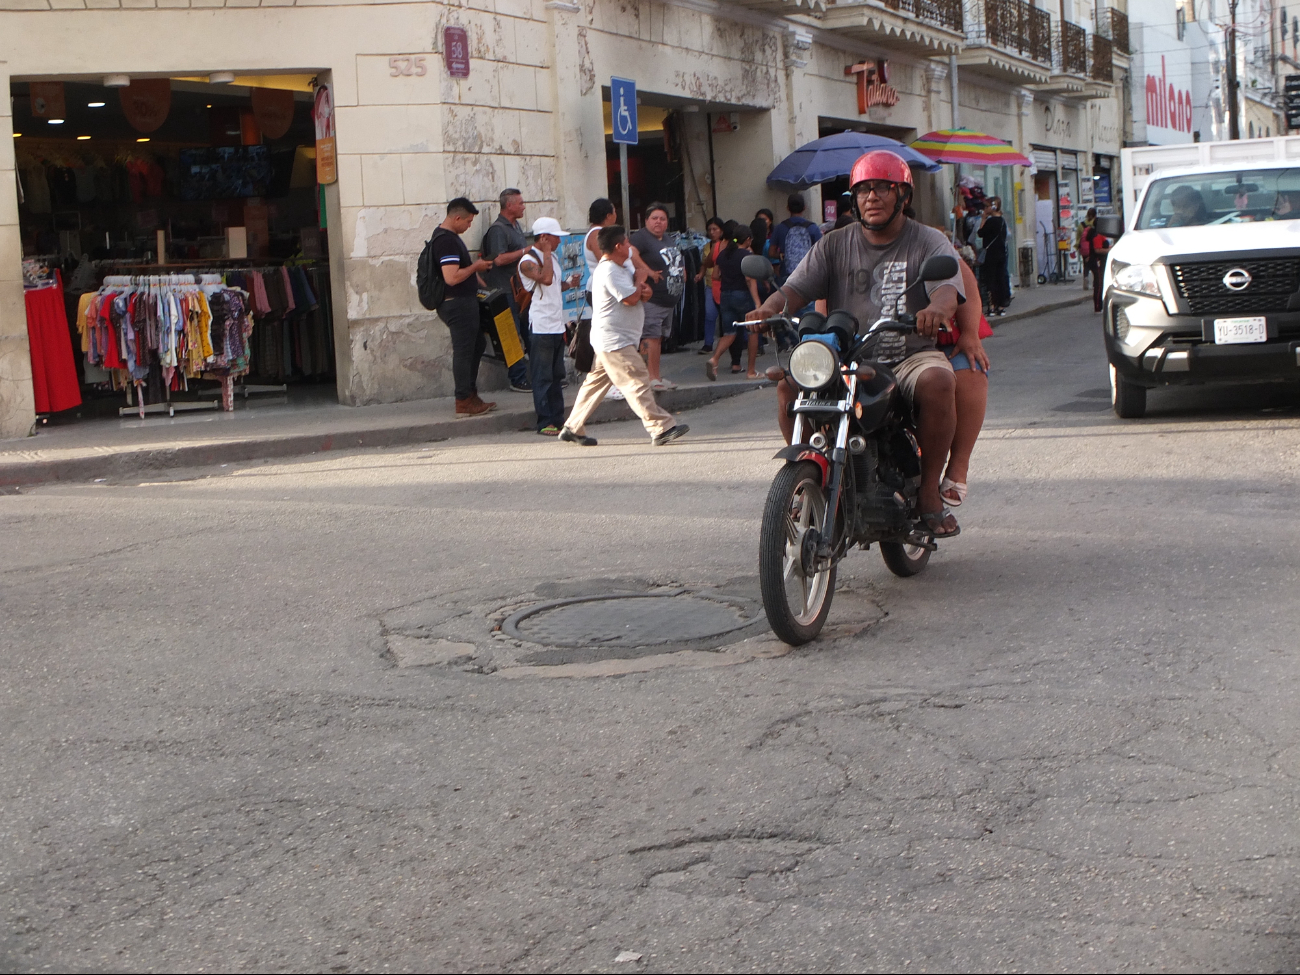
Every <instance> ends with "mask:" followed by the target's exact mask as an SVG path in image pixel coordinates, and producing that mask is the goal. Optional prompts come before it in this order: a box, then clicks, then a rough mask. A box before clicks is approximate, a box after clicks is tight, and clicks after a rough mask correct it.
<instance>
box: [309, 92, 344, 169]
mask: <svg viewBox="0 0 1300 975" xmlns="http://www.w3.org/2000/svg"><path fill="white" fill-rule="evenodd" d="M312 120H313V121H314V122H315V124H316V182H318V183H322V184H324V183H335V182H337V181H338V178H339V169H338V157H337V155H336V151H335V148H334V95H333V93H332V92H331V91H330V86H329V85H321V86H320V87H319V88H317V89H316V101H315V103H314V104H313V105H312Z"/></svg>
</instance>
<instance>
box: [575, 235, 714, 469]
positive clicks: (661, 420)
mask: <svg viewBox="0 0 1300 975" xmlns="http://www.w3.org/2000/svg"><path fill="white" fill-rule="evenodd" d="M596 243H597V246H598V247H599V248H600V253H601V255H602V256H601V259H600V263H599V264H597V265H596V270H595V273H593V274H592V276H591V306H592V316H591V347H592V348H593V349H594V350H595V352H596V362H595V364H594V365H593V366H592V369H591V372H589V373H587V380H586V382H584V383H583V384H582V389H580V390H578V401H577V402H576V403H574V404H573V412H572V413H570V414H569V420H568V422H567V423H566V424H565V425H564V429H563V430H561V431H560V439H561V440H564V441H567V442H569V443H577V444H581V445H582V446H584V447H594V446H596V438H595V437H588V436H587V435H586V434H585V433H584V430H585V429H586V425H587V419H588V418H589V417H590V416H591V414H592V413H593V412H594V411H595V409H596V407H597V406H599V405H600V403H601V400H603V399H604V397H605V391H606V390H607V389H609V387H610V386H611V385H613V386H617V387H618V388H619V389H620V390H621V391H622V393H623V395H624V396H626V397H627V402H628V405H629V406H631V407H632V409H633V411H634V412H635V413H636V415H637V416H639V417H640V418H641V422H642V423H643V424H645V428H646V431H647V432H648V433H649V434H650V437H651V443H653V444H654V445H655V446H657V447H662V446H663V445H664V444H668V443H672V442H673V441H674V440H676V439H677V438H678V437H680V436H682V434H684V433H686V432H687V430H689V429H690V428H689V427H688V426H686V424H684V423H676V422H675V421H674V420H673V416H672V414H671V413H669V412H668V411H667V410H665V409H664V408H663V407H661V406H660V405H659V404H658V403H656V402H655V396H654V392H653V391H652V390H651V389H650V372H649V370H648V369H647V368H646V364H645V361H644V360H643V359H642V358H641V354H640V353H639V352H638V351H637V346H638V345H639V344H640V342H641V329H642V326H643V324H644V322H645V309H644V308H642V307H641V305H642V303H643V302H645V301H646V300H647V299H649V297H650V294H651V290H650V286H649V285H645V284H642V285H640V286H638V285H637V283H636V282H635V280H633V273H632V268H631V265H630V263H629V258H630V257H631V245H630V244H629V243H628V240H627V233H626V231H624V230H623V228H622V227H619V226H617V225H614V226H610V227H602V228H601V229H600V231H599V233H597V235H596Z"/></svg>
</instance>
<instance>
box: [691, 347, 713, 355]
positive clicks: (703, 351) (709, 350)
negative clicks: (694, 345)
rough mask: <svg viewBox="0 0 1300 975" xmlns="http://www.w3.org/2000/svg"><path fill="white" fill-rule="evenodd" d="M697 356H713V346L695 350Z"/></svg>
mask: <svg viewBox="0 0 1300 975" xmlns="http://www.w3.org/2000/svg"><path fill="white" fill-rule="evenodd" d="M695 354H696V355H712V354H713V346H711V345H701V346H700V347H699V348H698V349H696V350H695Z"/></svg>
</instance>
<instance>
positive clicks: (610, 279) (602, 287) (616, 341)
mask: <svg viewBox="0 0 1300 975" xmlns="http://www.w3.org/2000/svg"><path fill="white" fill-rule="evenodd" d="M636 291H637V287H636V282H635V280H634V279H633V276H632V268H631V261H629V262H628V263H627V264H626V265H624V264H615V263H614V262H613V261H611V260H608V259H604V260H602V261H601V262H600V263H599V264H597V265H596V271H595V273H594V274H592V276H591V311H592V315H591V347H592V348H593V349H595V350H596V351H597V352H613V351H615V350H616V349H622V348H625V347H627V346H629V345H636V344H637V343H638V342H640V341H641V330H642V328H643V327H644V325H645V307H644V305H643V304H642V303H641V302H637V303H636V304H635V305H630V306H629V305H625V304H623V299H624V298H627V297H630V296H631V295H634V294H636Z"/></svg>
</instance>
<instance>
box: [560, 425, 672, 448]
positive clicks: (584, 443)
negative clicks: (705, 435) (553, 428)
mask: <svg viewBox="0 0 1300 975" xmlns="http://www.w3.org/2000/svg"><path fill="white" fill-rule="evenodd" d="M670 432H671V431H670ZM560 439H561V440H563V441H564V442H565V443H576V444H577V445H578V446H580V447H594V446H596V438H595V437H585V436H582V435H581V434H577V433H574V432H573V431H572V430H570V429H569V428H568V427H565V428H564V429H563V430H561V431H560Z"/></svg>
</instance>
